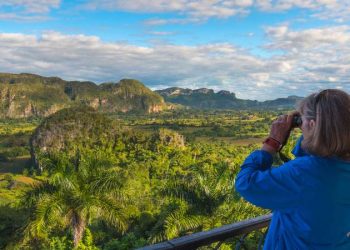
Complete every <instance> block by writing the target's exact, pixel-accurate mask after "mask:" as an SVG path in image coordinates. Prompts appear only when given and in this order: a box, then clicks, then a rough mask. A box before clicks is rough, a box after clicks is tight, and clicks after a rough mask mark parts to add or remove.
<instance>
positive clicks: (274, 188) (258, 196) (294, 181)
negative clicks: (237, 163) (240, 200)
mask: <svg viewBox="0 0 350 250" xmlns="http://www.w3.org/2000/svg"><path fill="white" fill-rule="evenodd" d="M305 158H307V157H299V158H296V159H295V160H292V161H289V162H287V163H285V164H283V165H281V166H280V167H271V165H272V156H271V154H269V153H268V152H266V151H263V150H257V151H254V152H253V153H252V154H250V155H249V156H248V157H247V158H246V160H245V161H244V163H243V165H242V166H241V171H240V172H239V173H238V175H237V177H236V180H235V188H236V191H237V192H238V193H240V194H241V196H242V197H244V198H245V199H246V200H247V201H249V202H251V203H253V204H255V205H257V206H260V207H263V208H268V209H272V210H274V209H289V208H292V207H295V206H296V205H297V204H298V202H299V201H300V197H301V194H302V187H303V179H302V175H301V174H300V168H299V167H298V166H299V165H302V164H305V160H306V159H305Z"/></svg>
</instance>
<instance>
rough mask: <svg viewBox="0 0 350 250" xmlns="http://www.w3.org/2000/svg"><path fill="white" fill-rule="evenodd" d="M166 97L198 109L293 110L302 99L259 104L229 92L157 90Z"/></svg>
mask: <svg viewBox="0 0 350 250" xmlns="http://www.w3.org/2000/svg"><path fill="white" fill-rule="evenodd" d="M155 92H157V93H158V94H160V95H161V96H163V97H164V99H165V101H166V102H171V103H176V104H181V105H184V106H187V107H191V108H197V109H243V108H271V109H282V108H293V107H295V105H296V103H297V102H298V101H299V100H301V99H302V97H298V96H289V97H287V98H278V99H275V100H269V101H264V102H259V101H256V100H245V99H239V98H237V97H236V95H235V93H232V92H230V91H227V90H220V91H218V92H217V93H215V92H214V90H212V89H207V88H200V89H194V90H192V89H188V88H186V89H185V88H178V87H171V88H167V89H163V90H156V91H155Z"/></svg>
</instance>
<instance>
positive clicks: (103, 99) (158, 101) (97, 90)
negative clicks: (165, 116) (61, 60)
mask: <svg viewBox="0 0 350 250" xmlns="http://www.w3.org/2000/svg"><path fill="white" fill-rule="evenodd" d="M81 104H85V105H88V106H90V107H92V108H94V109H96V110H99V111H101V112H105V113H109V112H124V113H125V112H136V113H141V114H142V113H152V112H159V111H161V110H163V109H165V108H166V105H165V103H164V100H163V98H162V97H161V96H160V95H159V94H157V93H155V92H153V91H151V90H150V89H148V88H147V87H145V86H144V85H143V84H142V83H141V82H139V81H137V80H132V79H123V80H121V81H120V82H118V83H105V84H101V85H96V84H95V83H93V82H78V81H64V80H62V79H60V78H58V77H42V76H39V75H33V74H6V73H0V118H27V117H46V116H49V115H50V114H53V113H55V112H57V111H58V110H61V109H63V108H67V107H74V106H76V105H81Z"/></svg>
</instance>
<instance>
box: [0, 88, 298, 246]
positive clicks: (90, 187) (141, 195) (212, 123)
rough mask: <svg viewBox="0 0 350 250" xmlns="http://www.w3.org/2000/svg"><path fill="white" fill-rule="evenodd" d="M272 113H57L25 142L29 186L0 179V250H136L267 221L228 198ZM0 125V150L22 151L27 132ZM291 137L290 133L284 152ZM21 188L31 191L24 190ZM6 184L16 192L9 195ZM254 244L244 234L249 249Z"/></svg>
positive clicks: (252, 237) (9, 123)
mask: <svg viewBox="0 0 350 250" xmlns="http://www.w3.org/2000/svg"><path fill="white" fill-rule="evenodd" d="M115 87H116V86H114V84H109V85H108V84H107V85H105V86H104V87H103V88H106V89H108V88H111V89H114V88H115ZM86 91H88V89H87V90H86ZM125 93H126V92H125ZM277 114H278V113H277V112H260V113H256V112H253V111H239V112H238V111H210V112H199V111H198V112H193V111H183V112H182V113H178V111H171V112H167V113H164V114H153V115H149V116H144V115H136V114H128V115H123V114H118V115H114V116H110V118H106V117H105V116H103V115H101V114H98V113H95V112H94V111H93V110H92V109H90V108H88V107H81V106H80V107H75V108H73V109H65V110H61V111H59V112H57V113H56V114H55V115H53V116H50V117H49V118H47V119H45V120H43V122H42V124H40V125H39V127H38V128H37V129H36V131H35V133H34V135H33V137H32V140H31V143H32V149H33V150H32V153H33V154H34V156H35V159H36V160H37V161H38V162H39V163H40V164H41V167H42V171H38V169H36V168H32V167H33V166H28V167H27V168H25V170H23V168H22V170H21V172H22V171H23V174H25V175H28V176H31V177H35V179H32V178H29V177H25V176H21V175H14V174H13V175H12V177H10V175H8V176H5V175H2V177H1V178H0V191H1V192H0V204H1V203H2V204H7V205H3V207H1V208H0V210H2V211H4V212H3V213H1V212H0V219H1V220H2V221H4V223H3V225H4V227H1V226H2V225H1V226H0V235H1V236H0V244H1V245H0V248H5V247H7V249H73V248H74V247H75V249H134V248H137V247H141V246H144V245H148V244H151V243H156V242H160V241H163V240H167V239H172V238H175V237H179V236H183V235H188V234H191V233H195V232H200V231H204V230H209V229H212V228H215V227H219V226H222V225H225V224H229V223H233V222H237V221H241V220H244V219H248V218H252V217H255V216H258V215H262V214H265V213H267V212H268V211H266V210H263V209H261V208H257V207H255V206H253V205H251V204H249V203H247V202H245V201H244V200H243V199H242V198H240V197H239V196H238V195H237V194H236V193H235V192H234V185H233V183H234V182H233V180H234V178H235V176H236V174H237V172H238V171H239V167H240V165H241V164H242V162H243V160H244V159H245V157H246V156H247V155H248V154H249V153H250V152H252V151H253V150H255V149H257V148H259V147H260V145H261V141H262V139H261V137H263V136H266V135H267V133H268V127H269V124H270V123H271V120H273V119H274V117H275V116H276V115H277ZM37 122H38V121H35V122H34V123H33V124H35V123H37ZM3 124H4V126H3V131H5V130H6V131H7V132H6V133H4V134H2V136H3V137H1V139H2V140H0V150H1V149H2V150H3V151H0V152H5V151H6V150H7V149H9V148H15V147H23V148H26V147H27V148H29V147H28V144H27V145H25V143H24V142H25V139H26V138H27V139H28V138H29V135H28V133H27V132H24V133H23V134H19V133H18V131H17V132H14V130H13V129H12V128H11V126H12V127H13V128H16V130H18V128H21V130H22V129H23V128H24V127H21V126H20V122H15V121H12V120H11V121H6V124H5V121H4V123H3ZM28 124H30V123H27V125H26V126H29V125H28ZM245 137H248V138H249V139H248V140H246V141H245V140H237V139H240V138H245ZM297 137H298V133H295V134H292V137H291V140H290V142H289V144H287V145H286V146H285V147H284V152H286V153H288V151H289V150H290V149H291V148H292V147H293V145H294V143H295V140H296V138H297ZM15 138H19V142H18V143H17V142H16V140H15ZM250 139H254V140H250ZM238 141H243V142H242V143H241V142H239V143H238ZM251 142H258V143H259V144H258V145H257V144H250V143H251ZM27 150H28V149H27ZM288 156H290V155H288ZM18 158H19V157H15V158H9V162H6V163H3V164H5V165H4V166H7V164H8V167H6V168H4V167H3V168H2V170H3V171H5V170H7V169H11V168H12V166H11V164H12V163H13V162H14V161H17V160H18ZM276 163H278V162H276ZM0 170H1V168H0ZM6 173H8V172H6ZM10 179H11V180H10ZM20 180H22V182H23V181H28V180H30V183H32V187H31V188H30V189H28V190H26V189H27V188H28V187H27V186H24V184H23V183H22V182H21V181H20ZM11 182H16V185H15V186H13V187H12V188H11V189H9V184H10V183H11ZM21 183H22V184H21ZM22 185H23V186H22ZM23 191H24V193H25V195H24V197H23V199H22V202H21V203H20V204H19V205H18V206H15V204H16V203H18V198H17V197H18V196H19V195H20V193H21V192H23ZM7 206H8V207H7ZM20 212H21V213H22V214H23V216H22V214H21V215H20V216H19V213H20ZM11 225H17V226H16V227H13V228H12V227H11ZM23 229H24V230H23ZM257 241H258V235H257V234H256V235H255V234H253V235H250V236H249V237H248V246H249V248H253V247H254V246H256V244H257ZM235 242H237V240H236V239H232V240H228V241H227V242H225V243H224V244H223V245H222V248H223V249H230V248H232V247H233V245H234V243H235ZM204 249H205V248H204Z"/></svg>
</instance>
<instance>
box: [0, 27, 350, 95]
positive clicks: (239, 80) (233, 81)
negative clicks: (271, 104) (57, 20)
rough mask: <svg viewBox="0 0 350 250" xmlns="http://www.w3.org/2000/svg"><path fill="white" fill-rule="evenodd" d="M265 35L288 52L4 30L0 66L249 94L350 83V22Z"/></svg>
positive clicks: (298, 91) (273, 30)
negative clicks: (144, 43)
mask: <svg viewBox="0 0 350 250" xmlns="http://www.w3.org/2000/svg"><path fill="white" fill-rule="evenodd" d="M281 30H283V32H281ZM276 31H277V32H276ZM266 35H267V37H268V38H269V43H268V44H266V46H265V47H266V48H267V49H268V50H269V51H272V52H274V51H275V50H282V51H283V53H282V54H281V53H280V54H274V56H271V57H270V58H260V57H258V56H255V55H252V54H250V53H249V52H248V51H246V50H243V49H241V48H239V47H236V46H234V45H232V44H228V43H220V44H205V45H197V46H179V45H171V44H157V45H154V46H148V47H146V46H144V47H143V46H136V45H131V44H128V43H107V42H104V41H102V40H101V39H100V38H99V37H95V36H85V35H65V34H61V33H56V32H46V33H43V34H42V35H40V36H39V37H37V36H33V35H24V34H0V50H1V52H2V55H1V57H0V71H1V72H16V73H20V72H31V73H37V74H42V75H46V76H59V77H63V78H64V79H70V80H92V81H95V82H102V81H118V80H119V79H121V78H126V77H127V78H135V79H139V80H141V81H143V82H144V83H146V84H147V85H148V86H150V87H152V88H162V87H165V86H180V87H209V88H215V89H216V90H218V89H226V90H230V91H233V92H236V93H237V95H238V97H241V98H249V99H273V98H275V97H280V96H288V95H292V94H296V95H307V94H308V93H309V92H310V91H316V90H318V89H320V88H329V87H333V88H335V87H337V86H343V87H344V89H346V90H349V89H350V81H349V79H350V57H349V56H348V55H349V54H350V42H349V40H350V27H348V26H336V27H328V28H322V29H308V30H302V31H295V30H292V29H291V28H289V27H285V28H283V29H281V27H274V28H273V27H270V28H267V29H266ZM239 93H240V94H239Z"/></svg>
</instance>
